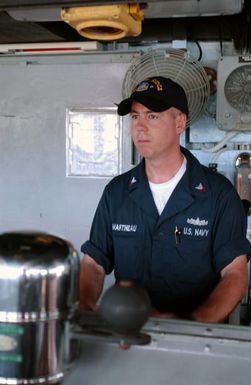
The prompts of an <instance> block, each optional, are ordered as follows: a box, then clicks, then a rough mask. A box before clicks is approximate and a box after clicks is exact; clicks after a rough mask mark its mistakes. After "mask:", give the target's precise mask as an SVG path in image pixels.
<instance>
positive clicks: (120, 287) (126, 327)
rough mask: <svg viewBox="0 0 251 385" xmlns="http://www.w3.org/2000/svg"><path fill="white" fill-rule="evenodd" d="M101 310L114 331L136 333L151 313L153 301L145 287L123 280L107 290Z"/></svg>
mask: <svg viewBox="0 0 251 385" xmlns="http://www.w3.org/2000/svg"><path fill="white" fill-rule="evenodd" d="M99 312H100V315H101V317H102V318H103V319H104V320H105V321H106V322H107V324H108V325H109V327H110V328H111V330H112V331H114V332H116V333H119V334H123V335H136V334H138V333H139V330H140V329H141V327H142V326H143V325H144V323H145V322H146V320H147V318H148V317H149V315H150V312H151V302H150V299H149V297H148V294H147V293H146V291H145V290H144V289H142V288H140V287H138V286H136V285H134V284H133V283H132V282H131V281H121V282H119V283H117V284H116V285H114V286H112V287H110V288H109V289H108V290H107V291H106V292H105V294H104V295H103V297H102V300H101V303H100V308H99Z"/></svg>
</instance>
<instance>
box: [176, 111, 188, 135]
mask: <svg viewBox="0 0 251 385" xmlns="http://www.w3.org/2000/svg"><path fill="white" fill-rule="evenodd" d="M176 119H177V120H176V122H177V125H176V127H177V133H178V134H182V132H183V131H185V128H186V124H187V116H186V114H184V113H183V112H179V114H178V115H177V117H176Z"/></svg>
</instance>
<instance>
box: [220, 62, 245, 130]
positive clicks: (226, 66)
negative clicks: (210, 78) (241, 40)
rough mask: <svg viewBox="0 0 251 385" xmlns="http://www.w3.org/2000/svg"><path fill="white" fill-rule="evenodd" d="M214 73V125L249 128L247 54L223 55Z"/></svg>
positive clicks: (225, 127) (232, 128)
mask: <svg viewBox="0 0 251 385" xmlns="http://www.w3.org/2000/svg"><path fill="white" fill-rule="evenodd" d="M217 72H218V74H217V105H216V122H217V126H218V128H219V129H221V130H225V131H249V130H251V56H224V57H222V58H221V59H220V60H219V62H218V71H217Z"/></svg>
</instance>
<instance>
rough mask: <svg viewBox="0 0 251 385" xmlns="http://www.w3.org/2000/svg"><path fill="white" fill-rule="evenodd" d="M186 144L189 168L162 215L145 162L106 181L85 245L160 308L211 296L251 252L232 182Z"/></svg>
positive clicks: (186, 305) (180, 309)
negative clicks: (223, 275)
mask: <svg viewBox="0 0 251 385" xmlns="http://www.w3.org/2000/svg"><path fill="white" fill-rule="evenodd" d="M181 150H182V152H183V154H184V155H185V157H186V159H187V169H186V172H185V174H184V175H183V177H182V178H181V180H180V181H179V183H178V184H177V186H176V188H175V189H174V191H173V193H172V195H171V196H170V198H169V200H168V202H167V204H166V206H165V208H164V210H163V212H162V213H161V215H159V214H158V211H157V208H156V206H155V203H154V200H153V197H152V193H151V190H150V187H149V183H148V180H147V177H146V174H145V166H144V160H143V161H142V162H141V163H140V164H139V165H138V166H136V167H135V168H133V169H131V170H130V171H128V172H126V173H124V174H122V175H119V176H117V177H115V178H114V179H113V180H111V181H110V182H109V183H108V185H107V186H106V187H105V189H104V192H103V195H102V197H101V200H100V202H99V205H98V207H97V210H96V213H95V216H94V219H93V223H92V227H91V232H90V239H89V240H88V241H87V242H85V243H84V244H83V245H82V247H81V251H82V252H83V253H85V254H88V255H89V256H90V257H92V258H93V259H94V260H95V261H96V262H97V263H98V264H100V265H102V266H103V268H104V270H105V272H106V274H109V273H111V272H112V271H113V270H114V274H115V278H116V280H117V281H118V280H121V279H130V280H133V281H135V283H137V284H139V285H140V286H142V287H144V288H145V289H146V290H147V291H148V294H149V296H150V298H151V301H152V305H153V307H154V308H156V309H158V310H159V311H175V312H177V313H180V314H183V313H184V314H186V313H187V312H190V311H191V310H192V309H194V308H195V307H197V306H198V305H199V304H200V303H201V302H202V301H204V300H205V298H206V297H207V296H208V294H209V293H210V292H211V291H212V289H213V288H214V287H215V285H216V284H217V283H218V281H219V279H220V272H221V270H222V269H223V268H224V267H225V266H227V265H228V264H229V263H230V262H232V261H233V260H234V258H235V257H237V256H239V255H242V254H249V253H251V246H250V243H249V241H248V240H247V239H246V223H247V220H246V215H245V212H244V208H243V205H242V202H241V200H240V198H239V195H238V194H237V192H236V190H235V188H234V187H233V185H232V183H231V182H230V181H229V180H228V179H227V178H225V177H224V176H222V175H220V174H218V173H216V172H213V171H211V170H210V169H208V168H207V167H205V166H203V165H201V164H200V163H199V162H198V160H197V159H196V158H195V157H194V156H193V155H192V154H191V153H190V152H189V151H188V150H186V149H184V148H182V147H181Z"/></svg>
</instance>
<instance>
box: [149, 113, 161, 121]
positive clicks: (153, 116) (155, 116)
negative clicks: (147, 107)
mask: <svg viewBox="0 0 251 385" xmlns="http://www.w3.org/2000/svg"><path fill="white" fill-rule="evenodd" d="M147 117H148V119H149V120H157V119H159V116H158V115H157V114H148V115H147Z"/></svg>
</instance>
